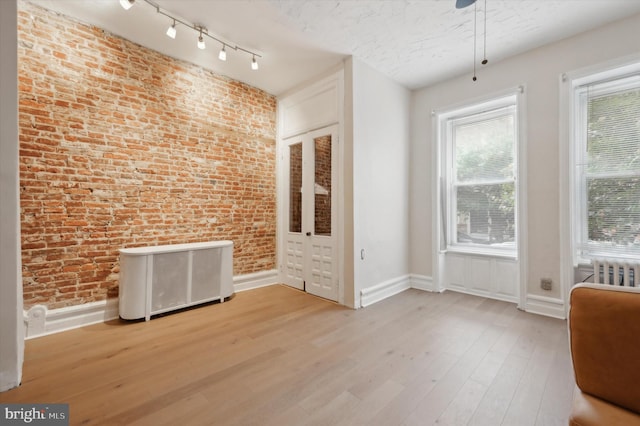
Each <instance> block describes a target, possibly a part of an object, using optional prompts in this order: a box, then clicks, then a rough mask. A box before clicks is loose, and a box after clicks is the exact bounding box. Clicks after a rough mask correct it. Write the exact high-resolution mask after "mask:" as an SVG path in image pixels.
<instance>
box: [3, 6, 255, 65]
mask: <svg viewBox="0 0 640 426" xmlns="http://www.w3.org/2000/svg"><path fill="white" fill-rule="evenodd" d="M0 1H2V0H0ZM135 1H136V0H120V5H121V6H122V7H123V8H124V9H125V10H129V9H131V7H132V6H133V4H134V3H135ZM142 2H143V3H146V4H148V5H149V6H152V7H153V8H154V9H155V10H156V12H157V13H159V14H160V15H163V16H166V17H167V18H169V19H171V20H172V21H173V23H172V24H171V25H170V26H169V28H167V31H166V34H167V37H171V38H174V39H175V38H176V34H177V31H176V25H178V24H181V25H184V26H185V27H187V28H191V29H192V30H193V31H196V32H197V33H198V44H197V45H198V49H205V48H206V47H207V46H206V45H205V40H204V39H205V37H208V38H210V39H212V40H214V41H216V42H218V43H220V44H221V45H222V49H220V52H219V53H218V59H220V60H221V61H226V60H227V47H228V48H229V49H232V50H235V51H236V52H244V53H246V54H248V55H251V69H252V70H257V69H258V59H257V58H262V55H260V54H258V53H256V52H254V51H251V50H248V49H245V48H243V47H240V46H238V45H236V44H234V43H232V42H230V41H229V40H221V39H219V38H217V37H215V36H214V35H211V34H209V31H208V30H207V28H206V27H204V26H203V25H200V24H192V23H190V22H188V21H186V20H184V19H181V18H177V17H176V16H175V15H173V14H171V13H169V12H168V11H166V10H164V9H161V8H160V6H158V5H157V4H156V3H155V1H154V0H142Z"/></svg>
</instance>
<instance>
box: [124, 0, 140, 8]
mask: <svg viewBox="0 0 640 426" xmlns="http://www.w3.org/2000/svg"><path fill="white" fill-rule="evenodd" d="M135 1H136V0H120V6H122V8H123V9H124V10H129V9H131V6H133V3H135Z"/></svg>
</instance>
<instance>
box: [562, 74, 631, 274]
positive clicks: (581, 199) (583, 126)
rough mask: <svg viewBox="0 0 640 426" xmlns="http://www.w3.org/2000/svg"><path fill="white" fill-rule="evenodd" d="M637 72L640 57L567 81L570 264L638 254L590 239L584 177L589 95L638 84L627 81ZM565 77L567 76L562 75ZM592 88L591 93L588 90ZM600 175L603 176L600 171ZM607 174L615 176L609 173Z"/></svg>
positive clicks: (621, 175) (627, 174) (617, 174)
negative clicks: (609, 247)
mask: <svg viewBox="0 0 640 426" xmlns="http://www.w3.org/2000/svg"><path fill="white" fill-rule="evenodd" d="M634 76H636V77H637V76H640V61H638V62H635V63H631V64H628V65H623V66H615V67H611V68H607V69H605V70H600V71H594V72H591V73H588V74H585V75H583V76H580V77H576V78H572V79H570V84H569V91H570V94H569V103H570V105H569V114H570V119H569V138H570V140H569V149H570V152H569V175H570V176H569V191H570V196H571V200H570V203H571V205H570V207H571V213H570V220H571V226H570V228H571V255H572V263H573V266H574V267H576V266H578V265H588V264H590V263H591V261H592V259H594V258H619V259H630V258H637V256H638V253H637V252H635V251H634V252H632V253H630V254H628V255H625V254H623V253H621V252H620V251H619V250H615V249H614V250H611V249H608V247H607V245H606V244H597V243H589V238H588V236H589V219H588V210H589V209H588V203H589V200H588V194H587V178H588V177H589V176H591V177H593V176H594V175H590V174H589V173H588V171H587V170H586V167H584V166H583V167H580V165H581V164H582V165H586V164H587V160H588V156H587V149H586V148H587V123H588V116H587V115H588V101H589V97H590V95H591V96H593V95H595V96H600V95H606V94H609V93H613V92H615V91H618V90H621V89H622V90H624V89H625V88H633V87H640V81H635V82H634V81H627V82H623V81H622V80H626V79H629V78H630V77H632V78H633V77H634ZM565 78H566V76H565ZM590 91H591V93H589V92H590ZM639 174H640V173H638V172H635V173H634V172H628V173H616V174H615V177H634V176H638V175H639ZM599 177H601V178H602V177H606V176H605V174H600V176H599ZM610 177H614V176H613V175H611V176H610ZM586 246H589V247H590V248H589V250H588V251H589V252H590V253H586V254H585V253H583V251H584V249H583V247H586Z"/></svg>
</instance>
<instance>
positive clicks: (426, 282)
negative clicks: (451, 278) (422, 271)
mask: <svg viewBox="0 0 640 426" xmlns="http://www.w3.org/2000/svg"><path fill="white" fill-rule="evenodd" d="M409 282H410V284H411V288H415V289H416V290H422V291H429V292H432V293H442V290H438V289H436V287H435V286H434V285H433V278H432V277H428V276H426V275H419V274H410V275H409Z"/></svg>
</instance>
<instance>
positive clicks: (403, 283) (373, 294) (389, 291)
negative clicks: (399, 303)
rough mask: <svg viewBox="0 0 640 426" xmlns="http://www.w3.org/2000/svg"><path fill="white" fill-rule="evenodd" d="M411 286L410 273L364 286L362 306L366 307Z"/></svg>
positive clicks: (361, 291) (361, 299) (361, 292)
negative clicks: (370, 285)
mask: <svg viewBox="0 0 640 426" xmlns="http://www.w3.org/2000/svg"><path fill="white" fill-rule="evenodd" d="M409 288H411V285H410V282H409V275H403V276H401V277H398V278H393V279H391V280H388V281H385V282H382V283H380V284H376V285H374V286H372V287H367V288H364V289H362V290H360V306H362V307H365V306H369V305H372V304H374V303H376V302H379V301H381V300H384V299H386V298H387V297H391V296H393V295H395V294H398V293H401V292H403V291H405V290H407V289H409Z"/></svg>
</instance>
